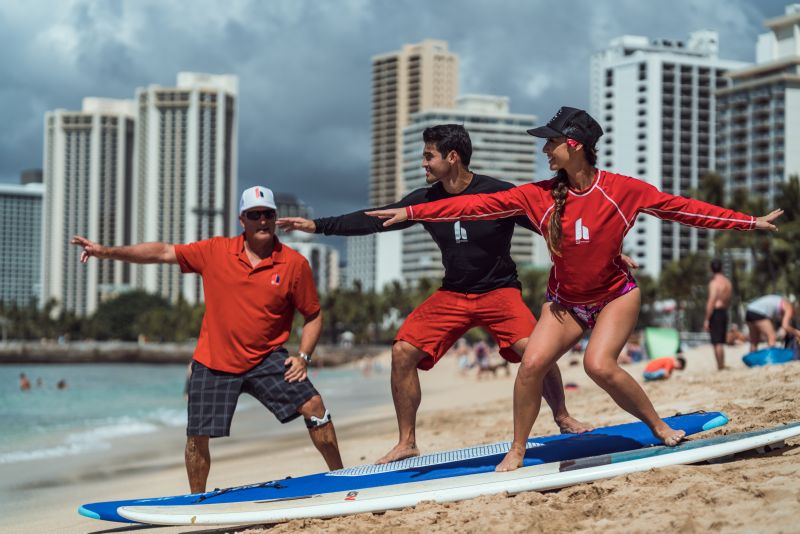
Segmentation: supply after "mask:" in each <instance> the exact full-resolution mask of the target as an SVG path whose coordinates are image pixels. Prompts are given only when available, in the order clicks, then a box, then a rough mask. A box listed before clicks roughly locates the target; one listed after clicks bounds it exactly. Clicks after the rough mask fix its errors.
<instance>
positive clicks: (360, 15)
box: [0, 0, 787, 215]
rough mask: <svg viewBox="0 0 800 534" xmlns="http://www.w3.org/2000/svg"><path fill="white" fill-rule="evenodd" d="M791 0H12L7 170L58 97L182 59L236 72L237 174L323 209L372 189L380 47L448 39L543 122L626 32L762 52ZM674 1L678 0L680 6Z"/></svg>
mask: <svg viewBox="0 0 800 534" xmlns="http://www.w3.org/2000/svg"><path fill="white" fill-rule="evenodd" d="M786 3H787V2H786V1H784V0H724V1H723V0H670V1H669V2H668V4H665V3H664V2H656V1H649V2H648V1H643V0H618V1H612V0H594V1H592V0H572V1H570V2H553V1H540V0H528V1H523V0H517V1H510V0H509V1H502V0H492V1H489V0H482V1H481V0H464V1H456V0H438V1H423V0H374V1H369V0H251V1H248V0H225V1H214V0H180V1H178V0H171V1H168V2H165V1H163V0H129V1H118V0H96V1H84V0H58V1H56V0H52V1H49V2H46V1H39V0H25V1H19V2H3V3H2V6H0V49H2V50H3V53H2V55H1V56H0V69H1V70H0V72H2V74H0V120H2V124H3V129H2V131H1V132H0V182H14V183H16V182H17V181H18V179H19V178H18V177H19V172H20V171H21V170H22V169H27V168H35V167H41V164H42V138H43V134H42V123H43V116H44V113H45V111H47V110H52V109H56V108H65V109H72V110H75V109H79V108H80V106H81V99H82V98H83V97H85V96H100V97H110V98H133V95H134V91H135V88H136V87H140V86H146V85H149V84H152V83H156V84H161V85H166V86H169V85H174V84H175V77H176V74H177V72H178V71H182V70H183V71H197V72H209V73H218V74H221V73H231V74H235V75H237V76H239V83H240V104H239V110H240V126H239V185H240V187H241V188H244V187H248V186H250V185H255V184H264V185H268V186H270V187H272V188H273V189H275V190H277V191H285V192H294V193H296V194H297V195H298V196H300V197H301V198H302V199H303V200H305V201H306V202H307V203H308V204H309V205H311V206H312V207H313V208H314V210H315V212H316V214H317V215H334V214H338V213H342V212H345V211H351V210H354V209H358V208H360V207H362V206H364V205H365V203H366V202H367V184H368V175H369V164H370V161H369V160H370V115H369V109H370V77H371V64H370V58H371V57H372V56H373V55H375V54H380V53H384V52H388V51H393V50H398V49H399V48H400V47H401V46H402V45H403V44H404V43H413V42H418V41H420V40H422V39H425V38H435V39H443V40H446V41H448V42H449V46H450V49H451V50H452V51H454V52H456V53H457V54H458V55H459V56H460V59H461V81H460V85H461V92H462V93H486V94H498V95H506V96H509V97H510V98H511V109H512V111H514V112H519V113H533V114H536V115H538V116H539V118H540V120H542V121H546V120H547V118H549V116H550V115H552V114H553V112H554V111H555V110H556V109H557V108H558V106H559V105H562V104H567V105H572V106H577V107H586V106H588V92H589V91H588V85H589V58H590V56H591V54H592V53H593V52H594V51H596V50H598V49H601V48H603V47H605V46H606V45H607V44H608V41H609V40H610V39H612V38H614V37H617V36H619V35H623V34H634V35H645V36H648V37H652V38H656V37H658V38H670V39H685V38H686V37H688V34H689V32H691V31H694V30H699V29H712V30H716V31H718V32H719V34H720V48H721V52H720V56H721V57H723V58H727V59H737V60H743V61H753V59H754V46H755V40H756V37H757V35H758V34H760V33H763V32H765V31H766V30H765V28H764V26H763V21H764V20H765V19H766V18H772V17H776V16H779V15H781V14H783V10H784V5H785V4H786ZM666 5H668V6H669V7H668V8H667V7H666Z"/></svg>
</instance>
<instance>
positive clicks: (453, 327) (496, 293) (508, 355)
mask: <svg viewBox="0 0 800 534" xmlns="http://www.w3.org/2000/svg"><path fill="white" fill-rule="evenodd" d="M535 325H536V319H535V318H534V316H533V313H531V311H530V310H529V309H528V307H527V306H526V305H525V303H524V302H523V301H522V292H521V291H520V290H519V289H516V288H513V287H504V288H500V289H495V290H493V291H489V292H488V293H455V292H453V291H446V290H444V289H440V290H438V291H437V292H436V293H434V294H433V295H431V296H430V297H428V299H427V300H426V301H425V302H423V303H422V304H420V305H419V307H418V308H417V309H415V310H414V311H413V312H411V314H410V315H409V316H408V317H407V318H406V320H405V322H404V323H403V326H401V327H400V330H399V331H398V332H397V335H396V336H395V338H394V340H395V342H397V341H405V342H406V343H410V344H411V345H413V346H414V347H416V348H418V349H419V350H421V351H423V352H426V353H427V354H428V356H426V357H425V358H423V359H422V360H420V362H419V363H418V364H417V367H418V368H420V369H422V370H423V371H427V370H428V369H431V368H433V366H434V365H436V362H438V361H439V360H440V359H441V357H442V356H444V354H445V353H446V352H447V351H448V350H449V349H450V347H452V346H453V343H455V342H456V341H457V340H458V338H460V337H461V336H463V335H464V334H465V333H466V332H467V330H469V329H471V328H474V327H476V326H479V327H483V328H485V329H486V330H488V331H489V333H490V334H491V335H492V336H493V337H494V338H495V340H496V341H497V345H498V346H499V347H500V355H501V356H502V357H503V358H505V359H506V360H508V361H510V362H512V363H518V362H519V361H520V360H521V359H522V358H521V357H520V356H519V354H517V353H516V352H514V351H513V349H512V348H511V347H512V345H514V343H516V342H517V341H519V340H520V339H525V338H527V337H529V336H530V335H531V332H533V327H534V326H535Z"/></svg>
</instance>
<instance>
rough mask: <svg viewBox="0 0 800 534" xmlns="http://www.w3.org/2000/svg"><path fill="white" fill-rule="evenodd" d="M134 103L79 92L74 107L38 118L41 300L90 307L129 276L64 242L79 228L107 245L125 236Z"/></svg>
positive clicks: (81, 310) (82, 311) (82, 310)
mask: <svg viewBox="0 0 800 534" xmlns="http://www.w3.org/2000/svg"><path fill="white" fill-rule="evenodd" d="M134 117H135V105H134V102H133V101H132V100H111V99H100V98H85V99H84V100H83V107H82V110H81V111H66V110H63V109H58V110H55V111H49V112H47V113H46V114H45V119H44V169H43V170H44V184H45V187H46V191H47V193H46V195H45V207H44V213H45V216H44V218H43V230H44V231H43V240H44V246H43V265H44V272H43V279H42V299H41V300H42V302H46V301H48V300H50V299H56V300H57V301H58V303H59V306H60V307H61V308H62V309H65V310H69V311H73V312H75V313H77V314H78V315H86V314H91V313H92V312H93V311H94V310H95V309H96V308H97V304H98V303H99V302H100V301H101V300H102V299H103V297H104V295H107V294H113V293H115V292H116V291H118V290H119V289H120V288H121V287H123V286H126V285H127V284H128V283H129V282H130V271H129V269H130V266H129V265H126V264H123V263H120V262H111V261H107V262H97V261H93V262H89V263H88V264H86V265H82V264H81V263H80V261H79V257H80V252H81V251H80V249H79V248H78V247H76V246H74V245H70V244H69V239H70V238H71V237H72V236H73V235H76V234H78V235H83V236H86V237H88V238H90V239H92V240H93V241H97V242H100V243H104V244H108V245H125V244H129V243H130V242H131V241H130V238H131V236H130V234H129V230H128V229H129V228H130V220H131V186H132V170H131V169H132V164H133V135H134V123H135V119H134Z"/></svg>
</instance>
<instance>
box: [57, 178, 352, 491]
mask: <svg viewBox="0 0 800 534" xmlns="http://www.w3.org/2000/svg"><path fill="white" fill-rule="evenodd" d="M276 209H277V208H276V206H275V200H274V197H273V194H272V191H270V190H269V189H267V188H266V187H251V188H250V189H247V190H246V191H244V193H242V198H241V201H240V203H239V222H240V223H241V225H242V227H243V228H244V232H243V233H242V234H240V235H239V236H237V237H231V238H228V237H214V238H211V239H207V240H204V241H198V242H195V243H189V244H185V245H173V244H166V243H142V244H138V245H131V246H124V247H107V246H103V245H99V244H97V243H93V242H92V241H89V240H88V239H86V238H85V237H81V236H75V237H73V238H72V241H71V242H72V244H75V245H78V246H80V247H83V252H82V253H81V261H82V262H83V263H86V262H87V261H88V260H89V258H90V257H96V258H99V259H112V260H120V261H126V262H133V263H170V264H177V265H179V266H180V269H181V272H183V273H197V274H199V275H200V276H202V278H203V291H204V296H205V304H206V312H205V315H204V316H203V324H202V327H201V330H200V335H199V337H198V342H197V346H196V348H195V351H194V361H193V362H192V372H191V377H190V378H189V387H188V397H189V399H188V404H189V409H188V410H189V420H188V425H187V429H186V434H187V440H186V454H185V456H186V471H187V474H188V477H189V486H190V488H191V491H192V492H193V493H198V492H203V491H205V489H206V481H207V479H208V473H209V469H210V466H211V456H210V452H209V446H208V444H209V438H211V437H220V436H228V435H229V434H230V426H231V420H232V418H233V413H234V410H235V409H236V402H237V399H238V398H239V395H240V394H241V393H249V394H250V395H252V396H253V397H255V398H256V399H258V400H259V401H260V402H261V403H262V404H263V405H264V406H265V407H266V408H267V409H268V410H270V411H271V412H272V413H273V414H274V415H275V417H276V418H277V419H278V420H279V421H280V422H281V423H287V422H289V421H292V420H293V419H295V418H297V417H299V416H301V415H302V416H303V417H304V418H305V423H306V426H307V427H308V432H309V435H310V437H311V441H312V442H313V443H314V445H315V447H316V448H317V450H318V451H319V452H320V453H321V454H322V457H323V459H324V460H325V463H326V464H327V466H328V469H331V470H334V469H341V467H342V460H341V457H340V455H339V446H338V444H337V441H336V433H335V430H334V427H333V423H332V422H331V417H330V412H329V411H328V410H327V409H326V407H325V404H324V403H323V401H322V397H321V396H320V394H319V393H318V392H317V390H316V389H315V388H314V386H313V385H312V384H311V382H310V381H309V380H308V378H307V367H308V363H309V361H310V359H311V354H312V352H313V351H314V348H315V347H316V344H317V341H318V340H319V337H320V333H321V331H322V315H321V313H320V305H319V299H318V296H317V291H316V288H315V286H314V279H313V276H312V273H311V268H310V267H309V265H308V262H307V261H306V259H305V258H303V257H302V256H301V255H300V254H298V253H297V252H295V251H294V250H292V249H291V248H289V247H287V246H286V245H284V244H283V243H281V242H280V241H279V240H278V238H277V237H276V236H275V218H276ZM295 310H297V311H298V312H300V313H301V314H302V315H303V318H304V319H305V322H304V324H303V328H302V335H301V338H300V347H299V349H300V350H299V352H298V354H293V355H289V354H288V352H287V351H286V349H284V348H283V344H284V343H285V342H286V341H287V340H288V339H289V334H290V330H291V327H292V319H293V318H294V314H295Z"/></svg>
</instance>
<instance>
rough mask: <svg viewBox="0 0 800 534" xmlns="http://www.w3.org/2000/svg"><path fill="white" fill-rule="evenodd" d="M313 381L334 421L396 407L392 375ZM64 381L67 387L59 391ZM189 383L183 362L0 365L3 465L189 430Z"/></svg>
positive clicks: (349, 373) (320, 375)
mask: <svg viewBox="0 0 800 534" xmlns="http://www.w3.org/2000/svg"><path fill="white" fill-rule="evenodd" d="M20 373H25V374H26V375H27V376H28V379H29V380H30V382H31V385H32V388H31V390H30V391H26V392H23V391H20V389H19V375H20ZM311 378H312V381H313V383H314V385H315V386H316V388H317V389H318V390H319V391H320V393H321V394H322V396H323V399H324V400H325V403H326V405H327V406H328V407H329V409H331V412H332V413H333V414H335V415H336V416H343V415H352V414H355V413H357V411H358V410H359V408H360V407H363V406H374V405H376V404H384V403H391V392H390V390H389V382H388V373H372V374H370V375H369V376H363V375H362V373H361V372H360V371H359V370H357V369H330V370H328V369H323V370H320V371H316V370H312V373H311ZM37 379H41V381H42V385H41V386H37V385H36V383H37ZM62 379H63V380H65V381H66V383H67V387H66V389H63V390H59V389H57V388H56V383H57V382H58V381H59V380H62ZM185 379H186V366H185V365H147V364H71V365H69V364H63V365H62V364H58V365H56V364H41V365H4V366H0V428H2V431H1V432H0V465H3V464H6V465H8V464H19V463H25V462H34V461H37V460H47V459H57V458H63V457H70V456H73V457H76V456H85V455H90V454H96V453H99V452H100V451H104V450H108V449H111V448H113V446H114V442H115V440H121V439H126V438H131V437H134V436H141V435H146V434H152V433H157V432H159V431H163V430H164V429H165V428H169V427H172V428H173V429H174V430H175V432H176V433H177V432H179V431H180V430H179V429H182V428H183V427H185V425H186V401H185V400H184V397H183V388H184V383H185ZM252 409H260V410H264V408H263V407H261V405H260V403H258V402H257V401H256V400H255V399H253V398H252V397H250V396H248V395H242V396H241V397H240V399H239V405H238V407H237V413H238V411H241V410H252ZM234 424H235V419H234ZM276 429H277V427H276ZM234 432H235V427H234Z"/></svg>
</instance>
